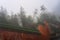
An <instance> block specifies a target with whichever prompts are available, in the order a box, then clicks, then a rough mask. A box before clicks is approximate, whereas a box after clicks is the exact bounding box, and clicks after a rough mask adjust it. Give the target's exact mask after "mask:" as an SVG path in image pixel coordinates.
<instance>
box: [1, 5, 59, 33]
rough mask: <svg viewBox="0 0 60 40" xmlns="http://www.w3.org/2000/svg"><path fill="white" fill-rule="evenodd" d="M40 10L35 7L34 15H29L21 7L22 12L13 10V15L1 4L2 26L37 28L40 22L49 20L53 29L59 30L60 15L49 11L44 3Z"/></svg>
mask: <svg viewBox="0 0 60 40" xmlns="http://www.w3.org/2000/svg"><path fill="white" fill-rule="evenodd" d="M39 11H40V13H38V9H35V10H34V13H33V16H32V15H28V16H27V15H26V12H25V10H24V8H23V7H20V12H18V13H16V14H14V13H13V12H11V15H9V13H8V11H7V10H6V9H5V8H3V7H2V6H1V7H0V26H5V25H7V26H8V25H10V26H8V27H12V28H13V27H23V28H24V27H26V28H32V29H37V27H38V25H39V24H40V23H43V22H44V21H47V22H48V24H49V27H50V29H51V30H52V31H55V32H57V31H59V28H60V27H59V26H60V25H59V24H60V21H59V19H60V17H59V16H58V17H57V16H56V15H55V14H54V12H49V11H48V10H47V8H46V7H45V6H44V5H42V6H41V7H40V10H39ZM57 29H58V30H57Z"/></svg>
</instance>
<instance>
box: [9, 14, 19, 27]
mask: <svg viewBox="0 0 60 40" xmlns="http://www.w3.org/2000/svg"><path fill="white" fill-rule="evenodd" d="M10 23H11V24H12V25H16V26H19V23H18V18H17V15H16V14H15V15H11V19H10Z"/></svg>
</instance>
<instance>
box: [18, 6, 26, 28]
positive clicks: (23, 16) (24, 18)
mask: <svg viewBox="0 0 60 40" xmlns="http://www.w3.org/2000/svg"><path fill="white" fill-rule="evenodd" d="M19 18H20V20H21V23H22V26H23V27H26V15H25V12H24V8H22V7H21V8H20V14H19Z"/></svg>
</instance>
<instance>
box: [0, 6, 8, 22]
mask: <svg viewBox="0 0 60 40" xmlns="http://www.w3.org/2000/svg"><path fill="white" fill-rule="evenodd" d="M6 17H7V10H6V9H4V8H3V7H2V6H1V10H0V23H8V22H7V18H6Z"/></svg>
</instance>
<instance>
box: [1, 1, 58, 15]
mask: <svg viewBox="0 0 60 40" xmlns="http://www.w3.org/2000/svg"><path fill="white" fill-rule="evenodd" d="M57 2H58V0H0V6H3V7H4V8H6V9H7V10H8V11H13V12H15V13H16V12H19V10H20V6H22V7H23V8H24V9H25V11H26V12H27V13H28V14H30V13H33V12H34V9H35V8H36V9H38V10H40V6H41V5H42V4H44V5H45V6H46V7H47V8H48V10H52V9H53V8H54V7H55V6H56V4H57Z"/></svg>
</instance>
